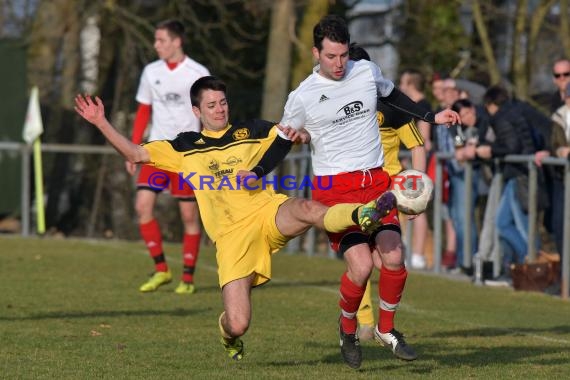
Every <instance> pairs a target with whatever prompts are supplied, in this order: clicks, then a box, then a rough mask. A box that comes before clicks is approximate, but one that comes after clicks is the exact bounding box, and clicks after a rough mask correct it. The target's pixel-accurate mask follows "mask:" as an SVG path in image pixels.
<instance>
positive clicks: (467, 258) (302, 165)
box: [0, 142, 570, 299]
mask: <svg viewBox="0 0 570 380" xmlns="http://www.w3.org/2000/svg"><path fill="white" fill-rule="evenodd" d="M41 150H42V152H54V153H68V154H97V155H108V154H116V152H115V150H114V149H113V148H112V147H110V146H106V145H66V144H43V145H42V147H41ZM0 151H16V152H19V153H20V154H21V158H22V160H21V162H22V164H21V187H22V197H21V223H22V231H21V234H22V236H29V235H30V212H31V200H30V199H31V198H30V189H31V179H30V178H31V177H30V161H31V147H30V146H28V145H26V144H23V143H15V142H0ZM403 155H404V156H406V155H407V154H406V152H404V153H403ZM436 158H437V159H436V170H435V173H436V180H435V184H434V185H435V191H434V200H433V264H434V265H433V269H432V270H433V272H434V273H441V272H442V266H441V259H442V257H441V254H442V242H443V231H442V223H441V220H442V194H443V188H442V177H443V165H444V164H445V161H446V160H449V159H451V158H452V156H451V154H440V153H436ZM503 161H504V162H510V163H523V164H527V165H528V168H529V205H528V210H529V226H528V241H529V242H532V241H534V240H535V238H536V236H537V235H536V234H537V213H538V210H537V204H536V194H537V191H539V189H537V167H536V165H535V164H534V156H532V155H529V156H526V155H511V156H507V157H505V158H504V159H503ZM542 164H543V165H544V166H549V165H552V166H561V167H563V169H564V189H565V190H564V191H565V194H564V201H565V202H564V219H563V220H564V227H563V228H564V240H563V249H562V252H561V265H562V284H561V285H562V294H561V295H562V298H564V299H568V297H569V292H570V289H569V284H570V282H569V279H570V162H569V161H568V160H566V159H561V158H552V157H548V158H545V159H544V160H543V161H542ZM496 166H497V167H499V166H498V165H496ZM310 168H311V165H310V153H309V151H308V149H307V148H306V147H303V148H302V149H301V150H300V151H299V152H292V153H290V154H289V155H288V156H287V158H286V160H285V162H284V163H283V164H282V166H281V168H280V170H281V171H284V172H286V174H287V175H292V176H295V177H296V178H299V177H302V176H306V175H310V173H311V169H310ZM499 175H500V174H499ZM472 183H473V167H472V163H471V162H466V165H465V194H464V195H465V199H471V197H472V194H471V191H472V190H471V189H472V186H471V185H472ZM288 193H289V195H291V196H299V197H308V196H309V194H307V192H306V189H305V191H302V190H301V191H300V190H293V191H290V192H288ZM468 204H469V202H466V205H468ZM472 212H473V210H472V209H471V208H468V209H467V212H466V213H465V222H464V228H465V229H464V236H465V238H464V242H463V244H464V245H463V252H464V257H463V260H464V265H465V266H471V263H472V261H473V257H471V251H472V250H471V238H470V234H471V220H472V217H471V216H472V214H471V213H472ZM317 236H318V235H317V232H316V231H315V229H311V230H309V231H308V232H307V233H306V234H305V235H304V236H303V237H302V238H301V237H299V238H296V239H293V240H292V241H291V242H290V243H289V245H288V246H287V251H288V252H297V251H301V250H304V251H305V252H306V253H307V254H308V255H313V254H315V252H316V251H317V244H318V239H317ZM404 239H405V243H406V245H407V246H409V244H410V242H411V234H410V233H409V231H408V232H407V233H406V235H405V236H404ZM536 254H537V253H536V247H535V246H534V244H528V258H529V259H530V260H534V259H535V258H536ZM328 255H329V256H331V257H334V254H333V253H332V251H330V249H329V250H328ZM493 260H494V268H495V269H497V268H500V265H501V263H500V257H494V258H493Z"/></svg>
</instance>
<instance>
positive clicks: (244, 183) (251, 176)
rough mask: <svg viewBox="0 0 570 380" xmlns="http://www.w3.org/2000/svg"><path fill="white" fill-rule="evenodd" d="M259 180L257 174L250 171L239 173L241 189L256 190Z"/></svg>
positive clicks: (238, 179)
mask: <svg viewBox="0 0 570 380" xmlns="http://www.w3.org/2000/svg"><path fill="white" fill-rule="evenodd" d="M258 180H259V178H257V174H255V173H254V172H252V171H250V170H243V169H241V170H239V171H238V172H237V182H238V184H239V185H240V186H241V187H245V188H246V189H248V188H249V189H253V188H255V183H256V182H257V181H258Z"/></svg>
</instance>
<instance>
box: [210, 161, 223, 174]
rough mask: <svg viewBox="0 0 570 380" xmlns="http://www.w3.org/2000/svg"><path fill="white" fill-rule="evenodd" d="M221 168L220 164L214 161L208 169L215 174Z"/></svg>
mask: <svg viewBox="0 0 570 380" xmlns="http://www.w3.org/2000/svg"><path fill="white" fill-rule="evenodd" d="M219 168H220V164H219V163H218V161H216V160H212V161H210V164H209V165H208V169H210V170H211V171H213V172H215V171H217V170H218V169H219Z"/></svg>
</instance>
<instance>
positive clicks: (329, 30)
mask: <svg viewBox="0 0 570 380" xmlns="http://www.w3.org/2000/svg"><path fill="white" fill-rule="evenodd" d="M325 37H326V38H328V39H329V40H331V41H332V42H338V43H341V44H350V33H348V26H347V25H346V21H344V19H343V18H342V17H340V16H337V15H326V16H324V17H323V18H322V19H321V21H319V22H318V24H317V25H315V27H314V28H313V46H315V47H316V48H317V49H318V50H319V51H321V50H322V49H323V40H324V39H325Z"/></svg>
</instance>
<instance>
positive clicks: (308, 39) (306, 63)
mask: <svg viewBox="0 0 570 380" xmlns="http://www.w3.org/2000/svg"><path fill="white" fill-rule="evenodd" d="M328 10H329V0H313V1H310V2H309V4H308V5H307V8H306V9H305V12H304V16H303V21H302V23H301V25H300V27H299V40H297V41H296V42H297V46H296V48H297V49H296V50H297V62H296V64H295V67H294V68H293V77H292V82H291V87H292V88H296V87H297V86H298V85H299V83H301V81H302V80H303V79H305V78H306V77H307V75H309V74H310V73H311V70H312V69H313V55H312V53H311V48H312V47H313V28H314V26H315V24H316V23H317V22H319V20H320V19H321V17H323V16H324V15H326V14H327V12H328Z"/></svg>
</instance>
